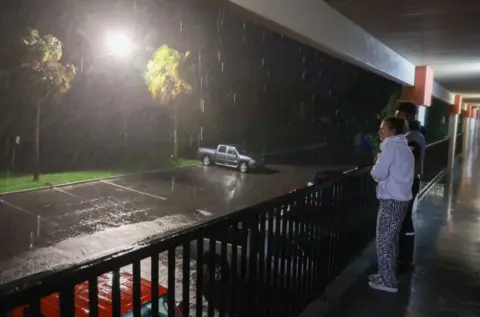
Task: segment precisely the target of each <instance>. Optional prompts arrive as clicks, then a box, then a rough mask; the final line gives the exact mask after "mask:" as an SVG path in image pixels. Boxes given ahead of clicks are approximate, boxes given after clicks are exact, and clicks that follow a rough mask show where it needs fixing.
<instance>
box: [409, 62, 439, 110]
mask: <svg viewBox="0 0 480 317" xmlns="http://www.w3.org/2000/svg"><path fill="white" fill-rule="evenodd" d="M432 90H433V70H432V69H431V68H430V67H428V66H417V67H416V68H415V85H414V86H413V87H403V89H402V100H405V101H412V102H413V103H415V104H416V105H421V106H430V105H431V103H432Z"/></svg>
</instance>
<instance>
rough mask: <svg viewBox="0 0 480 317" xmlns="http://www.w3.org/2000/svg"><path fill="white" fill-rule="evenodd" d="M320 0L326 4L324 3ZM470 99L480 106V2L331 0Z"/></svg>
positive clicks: (450, 88) (455, 90)
mask: <svg viewBox="0 0 480 317" xmlns="http://www.w3.org/2000/svg"><path fill="white" fill-rule="evenodd" d="M319 1H320V0H319ZM325 1H326V2H327V3H328V4H329V5H331V6H332V7H333V8H334V9H336V10H337V11H339V12H340V13H341V14H343V15H344V16H346V17H347V18H349V19H350V20H352V21H353V22H354V23H356V24H358V25H359V26H361V27H362V28H364V29H365V30H366V31H367V32H369V33H370V34H372V35H373V36H375V37H376V38H378V39H379V40H380V41H382V42H383V43H385V44H386V45H387V46H389V47H390V48H392V49H393V50H395V51H396V52H398V53H399V54H400V55H402V56H403V57H405V58H406V59H407V60H409V61H410V62H412V63H413V64H415V65H418V66H423V65H429V66H431V67H432V69H433V70H434V74H435V80H436V81H438V82H439V83H440V84H442V85H443V86H444V87H445V88H447V89H449V90H450V91H452V92H455V93H458V94H462V95H463V96H464V99H465V100H466V101H469V102H472V103H475V102H478V103H480V27H479V26H478V16H480V1H479V0H402V1H388V0H325Z"/></svg>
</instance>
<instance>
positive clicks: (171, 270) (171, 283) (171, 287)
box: [167, 247, 176, 317]
mask: <svg viewBox="0 0 480 317" xmlns="http://www.w3.org/2000/svg"><path fill="white" fill-rule="evenodd" d="M175 251H176V250H175V248H174V247H173V248H170V249H168V251H167V253H168V317H175V287H176V285H175V284H176V283H175V268H176V266H175Z"/></svg>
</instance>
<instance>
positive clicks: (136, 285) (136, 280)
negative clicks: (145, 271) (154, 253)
mask: <svg viewBox="0 0 480 317" xmlns="http://www.w3.org/2000/svg"><path fill="white" fill-rule="evenodd" d="M132 266H133V270H132V271H133V316H134V317H140V305H141V289H140V288H141V284H140V277H141V271H140V260H135V261H134V262H133V264H132Z"/></svg>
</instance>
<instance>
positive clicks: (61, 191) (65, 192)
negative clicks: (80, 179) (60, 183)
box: [53, 187, 93, 205]
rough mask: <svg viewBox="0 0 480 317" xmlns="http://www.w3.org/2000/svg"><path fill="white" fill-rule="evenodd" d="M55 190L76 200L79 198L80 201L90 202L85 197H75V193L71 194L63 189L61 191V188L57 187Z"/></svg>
mask: <svg viewBox="0 0 480 317" xmlns="http://www.w3.org/2000/svg"><path fill="white" fill-rule="evenodd" d="M53 190H55V191H57V192H59V193H62V194H65V195H68V196H70V197H74V198H77V199H80V200H82V201H83V200H88V199H86V198H85V197H82V196H78V195H75V194H73V193H70V192H67V191H66V190H63V189H60V188H57V187H54V188H53ZM92 205H93V204H92Z"/></svg>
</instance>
